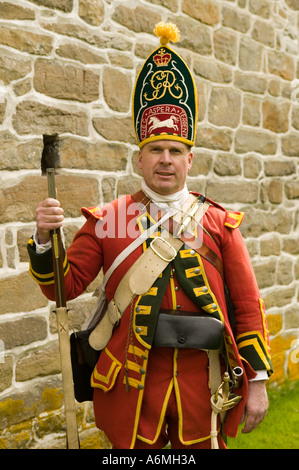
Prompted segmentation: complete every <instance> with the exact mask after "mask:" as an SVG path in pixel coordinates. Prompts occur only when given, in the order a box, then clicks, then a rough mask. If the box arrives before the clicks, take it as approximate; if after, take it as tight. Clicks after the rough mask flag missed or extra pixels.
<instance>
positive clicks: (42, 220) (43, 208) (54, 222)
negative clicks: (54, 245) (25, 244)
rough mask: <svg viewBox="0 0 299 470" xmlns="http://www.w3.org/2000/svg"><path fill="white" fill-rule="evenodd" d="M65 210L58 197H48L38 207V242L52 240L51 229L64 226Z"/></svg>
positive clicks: (42, 242)
mask: <svg viewBox="0 0 299 470" xmlns="http://www.w3.org/2000/svg"><path fill="white" fill-rule="evenodd" d="M63 213H64V210H63V209H62V207H60V202H59V201H58V200H57V199H52V198H47V199H45V200H44V201H42V202H40V203H39V205H38V206H37V209H36V228H37V236H38V242H39V243H40V244H41V245H43V244H44V243H47V242H48V241H49V240H50V230H54V229H56V228H59V227H62V224H63V220H64V217H63Z"/></svg>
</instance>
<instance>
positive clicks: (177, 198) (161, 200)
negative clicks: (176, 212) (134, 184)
mask: <svg viewBox="0 0 299 470" xmlns="http://www.w3.org/2000/svg"><path fill="white" fill-rule="evenodd" d="M141 188H142V191H143V192H144V193H145V194H146V195H147V196H148V197H149V198H151V200H152V201H153V202H154V203H155V204H157V205H158V206H159V207H161V209H167V208H170V207H174V208H179V207H181V206H182V205H183V204H184V202H186V201H187V199H188V196H189V191H188V188H187V185H186V184H185V186H184V188H183V189H181V190H180V191H178V192H176V193H174V194H169V195H167V196H163V195H162V194H159V193H156V192H155V191H153V190H152V189H150V188H149V187H148V185H147V184H146V182H145V181H144V179H142V183H141Z"/></svg>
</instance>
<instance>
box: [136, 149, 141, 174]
mask: <svg viewBox="0 0 299 470" xmlns="http://www.w3.org/2000/svg"><path fill="white" fill-rule="evenodd" d="M141 160H142V154H141V150H139V152H138V161H137V164H138V168H139V170H141V169H142V162H141Z"/></svg>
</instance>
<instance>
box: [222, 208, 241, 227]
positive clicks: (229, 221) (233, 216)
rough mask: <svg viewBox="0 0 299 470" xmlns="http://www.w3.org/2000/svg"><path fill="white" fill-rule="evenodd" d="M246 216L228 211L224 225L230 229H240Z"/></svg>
mask: <svg viewBox="0 0 299 470" xmlns="http://www.w3.org/2000/svg"><path fill="white" fill-rule="evenodd" d="M244 215H245V212H237V211H226V217H225V222H224V225H225V226H226V227H230V228H238V227H240V225H241V223H242V220H243V218H244Z"/></svg>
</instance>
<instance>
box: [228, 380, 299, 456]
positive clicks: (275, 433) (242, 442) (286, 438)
mask: <svg viewBox="0 0 299 470" xmlns="http://www.w3.org/2000/svg"><path fill="white" fill-rule="evenodd" d="M268 396H269V410H268V413H267V416H266V418H265V420H264V421H263V422H262V423H261V424H260V425H259V426H258V427H257V428H256V429H255V430H254V431H253V432H252V433H250V434H242V433H241V428H242V426H243V425H242V426H240V431H239V434H238V436H237V438H236V439H228V443H227V447H228V449H299V381H298V382H293V383H289V384H286V385H285V386H283V387H281V388H276V389H271V388H269V390H268Z"/></svg>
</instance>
